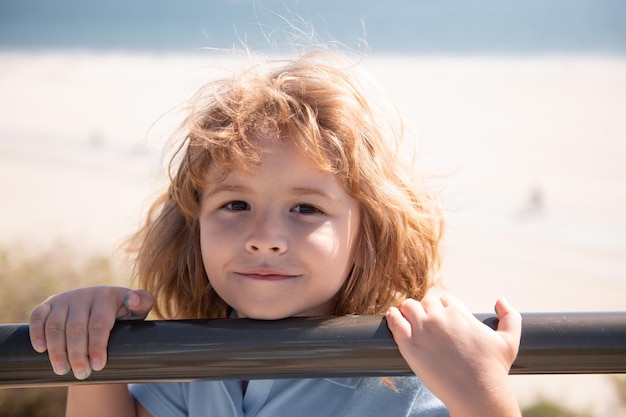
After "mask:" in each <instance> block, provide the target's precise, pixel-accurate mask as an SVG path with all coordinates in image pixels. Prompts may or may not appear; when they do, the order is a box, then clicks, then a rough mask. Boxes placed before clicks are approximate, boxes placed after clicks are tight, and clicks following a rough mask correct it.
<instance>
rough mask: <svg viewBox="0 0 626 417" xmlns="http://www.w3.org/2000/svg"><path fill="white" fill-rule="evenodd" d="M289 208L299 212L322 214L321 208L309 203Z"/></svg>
mask: <svg viewBox="0 0 626 417" xmlns="http://www.w3.org/2000/svg"><path fill="white" fill-rule="evenodd" d="M291 210H292V211H295V212H296V213H301V214H323V211H322V210H320V209H318V208H317V207H315V206H312V205H310V204H298V205H297V206H295V207H294V208H292V209H291Z"/></svg>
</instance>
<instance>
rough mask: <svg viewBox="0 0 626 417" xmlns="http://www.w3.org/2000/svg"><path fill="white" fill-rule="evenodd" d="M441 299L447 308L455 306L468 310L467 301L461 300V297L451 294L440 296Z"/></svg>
mask: <svg viewBox="0 0 626 417" xmlns="http://www.w3.org/2000/svg"><path fill="white" fill-rule="evenodd" d="M439 301H440V302H441V305H443V306H444V307H446V308H448V307H453V308H457V309H459V310H467V307H466V306H465V303H463V301H461V300H460V299H459V298H457V297H455V296H453V295H450V294H445V295H442V296H441V297H440V298H439Z"/></svg>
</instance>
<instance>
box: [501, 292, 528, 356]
mask: <svg viewBox="0 0 626 417" xmlns="http://www.w3.org/2000/svg"><path fill="white" fill-rule="evenodd" d="M496 315H497V316H498V330H497V331H498V332H499V333H500V334H501V335H502V336H503V337H504V338H505V339H506V340H507V343H508V344H509V345H510V346H512V347H514V348H515V354H516V355H517V350H518V348H519V343H520V339H521V335H522V316H521V314H520V313H519V312H518V311H517V310H515V309H514V308H513V307H512V306H511V305H510V304H509V302H508V301H507V300H506V299H504V298H500V299H499V300H498V301H497V302H496Z"/></svg>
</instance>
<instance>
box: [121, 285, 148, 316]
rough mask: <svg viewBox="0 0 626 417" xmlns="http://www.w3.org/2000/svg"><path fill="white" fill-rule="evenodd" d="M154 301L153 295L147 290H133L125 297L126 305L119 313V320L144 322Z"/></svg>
mask: <svg viewBox="0 0 626 417" xmlns="http://www.w3.org/2000/svg"><path fill="white" fill-rule="evenodd" d="M153 305H154V299H153V298H152V295H151V294H150V293H149V292H148V291H145V290H132V291H128V292H127V293H126V294H125V295H124V305H123V306H122V307H120V309H119V311H118V312H117V316H116V319H118V320H143V319H145V318H146V316H147V315H148V313H150V310H152V306H153Z"/></svg>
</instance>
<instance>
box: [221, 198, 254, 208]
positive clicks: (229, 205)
mask: <svg viewBox="0 0 626 417" xmlns="http://www.w3.org/2000/svg"><path fill="white" fill-rule="evenodd" d="M223 207H224V208H225V209H227V210H231V211H245V210H250V204H248V203H246V202H245V201H240V200H236V201H231V202H229V203H226V204H224V206H223Z"/></svg>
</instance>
